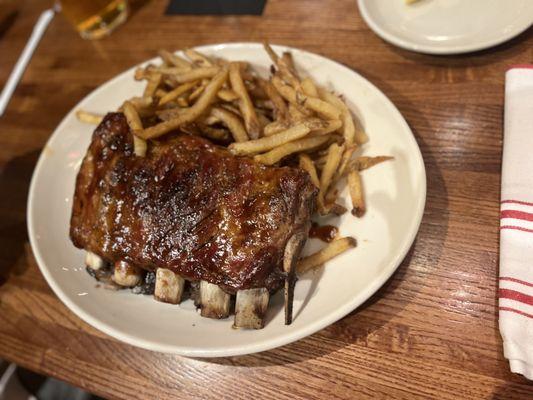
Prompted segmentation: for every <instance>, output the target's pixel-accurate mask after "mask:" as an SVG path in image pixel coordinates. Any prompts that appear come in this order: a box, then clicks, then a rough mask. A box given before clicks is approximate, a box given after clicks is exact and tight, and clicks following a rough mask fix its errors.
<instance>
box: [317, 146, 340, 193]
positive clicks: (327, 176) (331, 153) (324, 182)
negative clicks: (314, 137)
mask: <svg viewBox="0 0 533 400" xmlns="http://www.w3.org/2000/svg"><path fill="white" fill-rule="evenodd" d="M343 150H344V149H343V148H342V147H341V146H339V145H338V144H337V143H333V144H332V145H331V146H329V150H328V158H327V160H326V165H324V169H323V170H322V173H321V174H320V194H319V196H321V198H322V199H324V196H325V195H326V193H327V191H328V188H329V186H330V184H331V180H332V178H333V175H334V174H335V171H336V170H337V167H338V166H339V162H340V160H341V155H342V152H343Z"/></svg>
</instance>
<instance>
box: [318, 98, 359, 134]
mask: <svg viewBox="0 0 533 400" xmlns="http://www.w3.org/2000/svg"><path fill="white" fill-rule="evenodd" d="M319 93H320V97H321V98H322V99H324V100H325V101H327V102H328V103H330V104H331V105H333V106H335V107H337V108H338V109H339V110H341V112H342V121H343V126H344V128H343V135H344V140H345V141H346V143H347V144H353V143H354V142H355V143H357V144H363V143H366V142H368V136H367V135H366V133H365V132H364V131H363V128H362V127H361V124H360V123H359V121H357V122H356V121H355V120H354V118H353V115H352V113H351V112H350V109H349V108H348V106H347V105H346V103H345V102H344V101H343V100H341V99H340V98H339V97H338V96H336V95H335V94H333V93H331V92H329V91H327V90H325V89H323V88H320V90H319Z"/></svg>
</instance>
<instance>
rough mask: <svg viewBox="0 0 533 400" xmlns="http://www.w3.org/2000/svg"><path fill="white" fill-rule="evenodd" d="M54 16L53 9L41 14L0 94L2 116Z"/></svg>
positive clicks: (0, 113) (0, 112)
mask: <svg viewBox="0 0 533 400" xmlns="http://www.w3.org/2000/svg"><path fill="white" fill-rule="evenodd" d="M54 15H55V11H54V10H53V9H50V10H46V11H44V12H43V13H42V14H41V16H40V17H39V20H38V21H37V23H36V24H35V27H34V28H33V32H32V34H31V36H30V40H28V43H26V47H24V50H23V51H22V54H21V55H20V57H19V59H18V61H17V63H16V64H15V68H13V71H12V72H11V75H9V78H8V80H7V83H6V85H5V86H4V89H3V90H2V94H0V116H1V115H2V114H3V113H4V110H5V109H6V107H7V104H8V103H9V100H10V99H11V96H12V95H13V92H14V91H15V88H16V87H17V85H18V83H19V81H20V78H21V77H22V74H23V73H24V70H25V69H26V66H27V65H28V62H29V61H30V59H31V56H32V55H33V52H34V51H35V49H36V48H37V45H38V44H39V41H40V40H41V37H42V36H43V34H44V32H45V31H46V28H47V27H48V24H49V23H50V21H51V20H52V18H54Z"/></svg>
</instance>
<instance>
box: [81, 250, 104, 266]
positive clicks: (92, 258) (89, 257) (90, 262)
mask: <svg viewBox="0 0 533 400" xmlns="http://www.w3.org/2000/svg"><path fill="white" fill-rule="evenodd" d="M85 265H87V266H88V267H89V268H92V269H94V270H95V271H97V270H99V269H100V268H103V267H104V266H105V261H104V259H103V258H102V257H100V256H99V255H97V254H94V253H93V252H91V251H88V252H87V253H86V254H85Z"/></svg>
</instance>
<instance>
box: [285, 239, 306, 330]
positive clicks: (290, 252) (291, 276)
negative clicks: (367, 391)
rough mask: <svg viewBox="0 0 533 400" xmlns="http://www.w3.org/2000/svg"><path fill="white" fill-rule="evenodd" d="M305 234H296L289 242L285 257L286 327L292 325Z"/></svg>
mask: <svg viewBox="0 0 533 400" xmlns="http://www.w3.org/2000/svg"><path fill="white" fill-rule="evenodd" d="M305 240H306V235H305V233H302V232H300V233H296V234H294V235H293V236H291V238H290V239H289V240H288V241H287V245H286V246H285V253H284V255H283V270H284V271H285V274H286V275H285V325H290V324H291V323H292V303H293V300H294V285H295V284H296V262H297V261H298V256H299V255H300V251H301V250H302V247H303V245H304V244H305Z"/></svg>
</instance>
